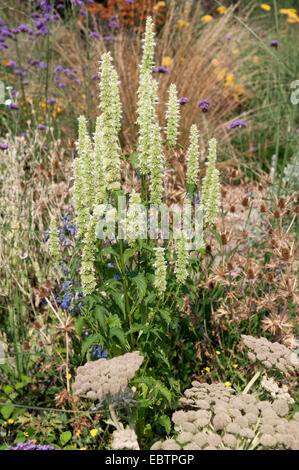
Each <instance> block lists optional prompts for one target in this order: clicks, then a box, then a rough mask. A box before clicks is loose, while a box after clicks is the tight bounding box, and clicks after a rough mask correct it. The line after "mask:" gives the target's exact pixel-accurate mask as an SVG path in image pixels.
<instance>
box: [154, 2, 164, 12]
mask: <svg viewBox="0 0 299 470" xmlns="http://www.w3.org/2000/svg"><path fill="white" fill-rule="evenodd" d="M165 6H166V3H165V2H158V3H156V5H155V6H154V8H153V10H154V11H157V10H159V8H162V7H165Z"/></svg>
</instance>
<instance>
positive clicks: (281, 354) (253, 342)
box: [242, 335, 295, 373]
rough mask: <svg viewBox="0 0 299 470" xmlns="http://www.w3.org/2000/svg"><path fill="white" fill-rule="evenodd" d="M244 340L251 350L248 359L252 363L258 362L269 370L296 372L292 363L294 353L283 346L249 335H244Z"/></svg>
mask: <svg viewBox="0 0 299 470" xmlns="http://www.w3.org/2000/svg"><path fill="white" fill-rule="evenodd" d="M242 338H243V341H244V344H245V346H247V348H248V349H249V352H248V353H247V357H248V359H249V360H250V361H251V362H258V363H260V364H261V365H262V366H264V367H266V368H267V369H271V370H272V369H273V368H274V369H278V370H279V371H281V372H284V373H287V372H294V371H295V368H294V366H293V364H292V361H291V354H292V352H291V351H290V350H289V349H288V348H287V347H286V346H284V345H283V344H280V343H271V342H270V341H268V340H267V339H266V338H255V337H254V336H249V335H242Z"/></svg>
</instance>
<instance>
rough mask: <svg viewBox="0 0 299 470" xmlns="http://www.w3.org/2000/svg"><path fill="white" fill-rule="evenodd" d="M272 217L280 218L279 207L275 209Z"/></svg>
mask: <svg viewBox="0 0 299 470" xmlns="http://www.w3.org/2000/svg"><path fill="white" fill-rule="evenodd" d="M274 217H275V219H280V217H281V212H280V210H279V209H276V211H274Z"/></svg>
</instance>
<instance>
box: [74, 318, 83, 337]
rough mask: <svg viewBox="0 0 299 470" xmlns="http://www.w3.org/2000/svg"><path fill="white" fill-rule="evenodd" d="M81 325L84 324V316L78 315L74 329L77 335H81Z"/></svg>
mask: <svg viewBox="0 0 299 470" xmlns="http://www.w3.org/2000/svg"><path fill="white" fill-rule="evenodd" d="M83 325H84V317H81V316H79V318H77V319H76V320H75V329H76V332H77V334H78V335H79V336H81V333H82V329H83Z"/></svg>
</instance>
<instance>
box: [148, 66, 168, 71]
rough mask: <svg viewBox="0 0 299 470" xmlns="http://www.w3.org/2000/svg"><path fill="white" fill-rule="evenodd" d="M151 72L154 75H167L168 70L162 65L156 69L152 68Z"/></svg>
mask: <svg viewBox="0 0 299 470" xmlns="http://www.w3.org/2000/svg"><path fill="white" fill-rule="evenodd" d="M152 72H154V73H155V72H158V73H168V72H169V70H168V68H167V67H164V66H163V65H159V67H157V68H156V69H155V68H153V69H152Z"/></svg>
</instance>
